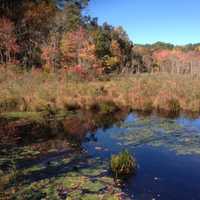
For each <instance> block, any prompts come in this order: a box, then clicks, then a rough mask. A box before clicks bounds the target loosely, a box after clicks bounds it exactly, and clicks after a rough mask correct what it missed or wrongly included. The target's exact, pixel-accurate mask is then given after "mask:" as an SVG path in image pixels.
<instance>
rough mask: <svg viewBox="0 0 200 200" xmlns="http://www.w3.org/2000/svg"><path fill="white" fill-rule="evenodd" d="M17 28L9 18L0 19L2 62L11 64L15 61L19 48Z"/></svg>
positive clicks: (0, 59) (0, 56)
mask: <svg viewBox="0 0 200 200" xmlns="http://www.w3.org/2000/svg"><path fill="white" fill-rule="evenodd" d="M16 40H17V39H16V35H15V26H14V23H13V22H11V21H10V20H9V19H7V18H0V62H1V63H10V62H13V61H15V58H16V53H18V52H19V46H18V45H17V42H16Z"/></svg>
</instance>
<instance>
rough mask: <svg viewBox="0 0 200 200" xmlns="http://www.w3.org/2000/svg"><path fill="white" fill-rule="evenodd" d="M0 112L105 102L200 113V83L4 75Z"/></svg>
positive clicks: (168, 78) (145, 77) (144, 77)
mask: <svg viewBox="0 0 200 200" xmlns="http://www.w3.org/2000/svg"><path fill="white" fill-rule="evenodd" d="M0 84H1V90H0V111H1V112H5V111H42V110H45V109H49V108H52V109H67V108H69V107H78V106H79V107H82V108H89V107H90V106H91V105H93V104H95V103H98V102H102V101H113V102H114V103H115V104H116V105H119V106H129V107H131V108H132V109H135V110H142V111H151V110H165V111H175V112H177V111H179V109H180V110H184V111H190V112H198V113H199V112H200V79H198V78H194V77H191V76H184V75H174V76H173V75H169V74H152V75H150V74H141V75H132V76H126V77H112V78H111V79H110V80H108V81H91V82H88V81H72V80H69V79H68V78H67V77H66V75H64V74H63V73H61V74H56V73H52V74H48V73H43V72H37V71H32V72H25V73H19V74H17V73H13V72H10V71H8V72H5V71H3V72H1V73H0Z"/></svg>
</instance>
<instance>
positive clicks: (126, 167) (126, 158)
mask: <svg viewBox="0 0 200 200" xmlns="http://www.w3.org/2000/svg"><path fill="white" fill-rule="evenodd" d="M110 166H111V170H112V172H113V174H114V175H115V177H116V178H124V177H127V176H129V175H131V174H133V173H135V171H136V168H137V165H136V160H135V158H134V157H133V156H132V155H131V154H130V153H129V152H128V151H127V150H124V151H122V152H121V153H119V154H118V155H113V156H112V157H111V162H110Z"/></svg>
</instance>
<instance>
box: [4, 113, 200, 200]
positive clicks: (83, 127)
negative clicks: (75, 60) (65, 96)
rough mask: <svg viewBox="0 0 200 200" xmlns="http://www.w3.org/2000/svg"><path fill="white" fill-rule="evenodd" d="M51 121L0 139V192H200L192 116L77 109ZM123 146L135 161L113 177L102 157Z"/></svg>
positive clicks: (199, 126) (193, 195) (198, 124)
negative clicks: (132, 171)
mask: <svg viewBox="0 0 200 200" xmlns="http://www.w3.org/2000/svg"><path fill="white" fill-rule="evenodd" d="M58 124H59V125H58ZM61 124H62V128H61ZM23 127H24V126H23ZM52 127H53V128H52ZM52 127H51V129H53V131H52V130H51V131H50V130H49V129H45V130H44V131H41V130H38V129H42V128H41V127H38V126H37V128H38V129H37V128H36V127H34V128H32V129H31V130H29V128H27V126H26V128H25V130H24V128H23V134H22V135H23V138H22V136H20V134H21V132H22V131H20V130H22V128H21V127H20V130H18V131H17V133H15V134H14V135H15V136H16V138H17V140H16V141H14V142H11V141H10V140H8V141H7V140H3V141H4V142H2V143H1V145H0V155H1V157H0V174H1V179H0V199H68V200H71V199H72V200H79V199H80V200H81V199H85V200H90V199H91V200H96V199H103V200H107V199H108V200H112V199H113V200H120V199H136V200H153V199H154V200H156V199H158V200H159V199H160V200H169V199H170V200H180V199H181V200H186V199H187V200H188V199H191V200H198V199H200V170H199V169H200V119H199V118H197V119H190V118H186V117H184V116H181V117H177V118H164V117H161V116H158V115H156V114H152V115H150V116H144V115H140V114H138V113H131V114H129V115H128V116H127V114H126V112H120V113H116V115H113V114H111V115H105V114H104V115H97V114H94V113H81V114H80V113H79V114H77V113H76V114H73V115H72V116H70V117H67V118H65V119H62V120H61V121H59V123H56V125H55V124H54V125H53V126H52ZM3 130H5V131H7V130H6V129H3ZM38 131H39V132H40V131H41V132H44V133H43V134H41V133H40V134H37V133H38ZM11 132H12V131H11ZM26 132H28V133H29V134H28V135H27V133H26ZM32 132H33V133H32ZM41 135H42V137H41ZM5 141H6V142H5ZM123 149H127V150H128V151H129V152H130V153H131V154H132V155H134V156H135V158H136V160H137V164H138V168H137V173H136V175H133V176H131V177H130V178H128V179H126V180H124V181H123V182H122V183H121V184H117V183H116V181H115V180H114V179H113V178H112V175H111V173H110V170H109V159H110V157H111V155H113V154H117V153H119V152H121V151H122V150H123Z"/></svg>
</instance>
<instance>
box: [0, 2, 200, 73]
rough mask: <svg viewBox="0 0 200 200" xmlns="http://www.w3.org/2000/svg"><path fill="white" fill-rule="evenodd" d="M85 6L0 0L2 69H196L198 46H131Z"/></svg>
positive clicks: (120, 32)
mask: <svg viewBox="0 0 200 200" xmlns="http://www.w3.org/2000/svg"><path fill="white" fill-rule="evenodd" d="M88 3H89V0H57V1H56V0H0V65H1V66H4V67H6V66H7V65H8V64H15V65H17V66H18V67H21V68H25V69H32V68H41V69H44V70H46V71H58V70H60V69H63V70H66V71H67V72H68V71H69V72H76V73H80V74H92V75H97V74H102V73H112V72H115V73H141V72H155V71H168V72H175V71H176V72H188V71H190V72H192V68H194V67H193V66H195V67H196V66H199V65H200V64H199V63H198V58H199V53H198V52H199V50H200V45H199V44H196V45H192V44H191V45H187V46H184V47H181V46H174V45H172V44H167V43H162V42H158V43H155V44H153V45H136V44H135V45H134V44H133V42H132V41H130V39H129V37H128V35H127V33H126V31H125V30H124V29H123V28H122V27H121V26H120V27H113V26H112V25H109V24H108V23H104V24H103V25H99V24H98V19H97V18H92V17H91V16H85V15H83V14H82V13H83V12H82V11H83V9H85V8H86V7H87V5H88ZM163 55H165V56H163ZM183 58H184V59H183ZM181 66H185V68H186V69H184V70H183V69H179V68H181ZM174 68H176V70H175V69H174ZM193 71H194V70H193Z"/></svg>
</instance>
